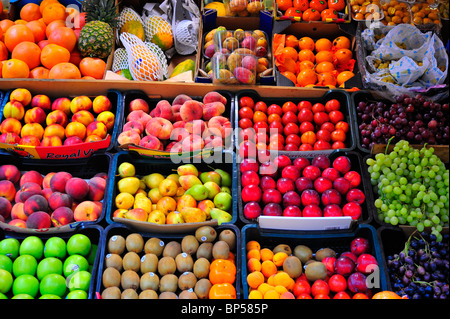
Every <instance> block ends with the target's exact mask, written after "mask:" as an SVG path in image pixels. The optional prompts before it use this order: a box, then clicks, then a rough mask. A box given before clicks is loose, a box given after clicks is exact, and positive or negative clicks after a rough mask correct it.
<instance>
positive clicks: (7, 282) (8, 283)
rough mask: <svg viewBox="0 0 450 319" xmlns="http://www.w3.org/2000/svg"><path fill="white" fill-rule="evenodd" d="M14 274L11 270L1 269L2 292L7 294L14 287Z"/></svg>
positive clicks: (0, 284) (0, 289) (0, 285)
mask: <svg viewBox="0 0 450 319" xmlns="http://www.w3.org/2000/svg"><path fill="white" fill-rule="evenodd" d="M12 284H13V276H12V275H11V273H10V272H9V271H6V270H4V269H0V293H2V294H6V293H7V292H8V291H9V290H10V289H11V287H12Z"/></svg>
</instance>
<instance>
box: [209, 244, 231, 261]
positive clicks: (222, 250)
mask: <svg viewBox="0 0 450 319" xmlns="http://www.w3.org/2000/svg"><path fill="white" fill-rule="evenodd" d="M212 256H213V258H214V259H228V257H229V256H230V246H228V244H227V243H226V242H225V241H223V240H219V241H217V242H216V243H215V244H214V245H213V248H212Z"/></svg>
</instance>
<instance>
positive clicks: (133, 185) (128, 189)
mask: <svg viewBox="0 0 450 319" xmlns="http://www.w3.org/2000/svg"><path fill="white" fill-rule="evenodd" d="M139 185H140V180H139V178H137V177H124V178H121V179H120V180H119V181H118V182H117V188H118V189H119V192H121V193H122V192H125V193H130V194H131V195H134V194H136V192H137V191H138V189H139Z"/></svg>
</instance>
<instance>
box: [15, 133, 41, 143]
mask: <svg viewBox="0 0 450 319" xmlns="http://www.w3.org/2000/svg"><path fill="white" fill-rule="evenodd" d="M40 144H41V141H40V140H39V138H38V137H37V136H34V135H26V136H24V137H22V138H21V139H20V140H19V145H29V146H39V145H40Z"/></svg>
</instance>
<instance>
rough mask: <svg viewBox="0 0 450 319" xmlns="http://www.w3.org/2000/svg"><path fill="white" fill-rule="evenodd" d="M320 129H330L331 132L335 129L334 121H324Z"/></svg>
mask: <svg viewBox="0 0 450 319" xmlns="http://www.w3.org/2000/svg"><path fill="white" fill-rule="evenodd" d="M320 129H321V130H327V131H330V133H331V132H333V131H334V129H335V127H334V124H333V123H331V122H325V123H323V124H322V125H321V126H320Z"/></svg>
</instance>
